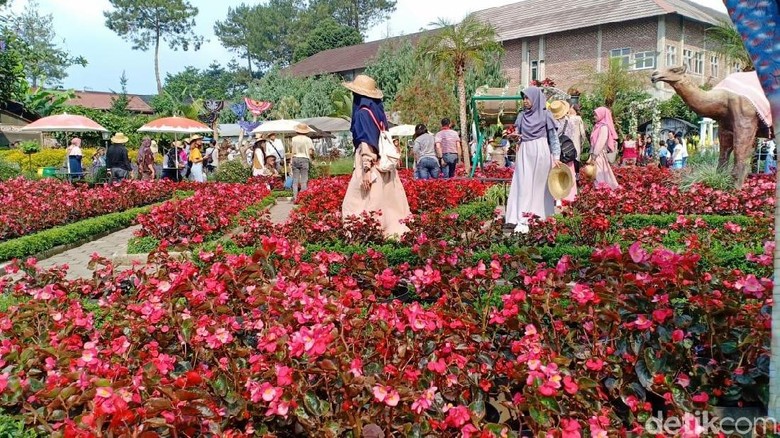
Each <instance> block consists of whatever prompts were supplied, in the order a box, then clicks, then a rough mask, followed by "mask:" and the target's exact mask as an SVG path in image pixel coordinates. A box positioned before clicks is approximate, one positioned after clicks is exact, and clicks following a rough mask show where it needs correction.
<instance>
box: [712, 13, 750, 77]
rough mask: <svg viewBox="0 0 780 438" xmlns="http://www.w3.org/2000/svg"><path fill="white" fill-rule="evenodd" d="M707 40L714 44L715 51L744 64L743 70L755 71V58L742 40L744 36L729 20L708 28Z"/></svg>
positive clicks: (730, 59) (732, 60)
mask: <svg viewBox="0 0 780 438" xmlns="http://www.w3.org/2000/svg"><path fill="white" fill-rule="evenodd" d="M707 42H708V43H710V44H712V45H713V46H714V48H713V51H714V52H715V53H717V54H719V55H723V57H724V58H726V59H727V60H729V61H731V62H735V63H738V64H739V65H741V66H742V71H753V60H752V59H750V54H749V53H748V51H747V49H746V48H745V44H744V43H743V42H742V36H741V35H740V34H739V31H737V28H736V27H734V25H733V24H731V22H729V21H722V22H721V23H720V24H718V25H717V26H713V27H710V28H709V29H707Z"/></svg>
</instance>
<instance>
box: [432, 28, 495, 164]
mask: <svg viewBox="0 0 780 438" xmlns="http://www.w3.org/2000/svg"><path fill="white" fill-rule="evenodd" d="M431 25H432V26H438V27H439V29H437V30H436V31H435V32H434V33H433V34H432V35H431V36H429V37H427V38H425V40H423V41H422V42H421V44H420V52H419V55H420V57H421V58H422V59H428V60H431V61H433V63H434V65H436V66H438V67H439V68H442V69H446V70H449V71H450V72H451V73H454V75H455V79H456V81H457V84H458V100H459V103H460V142H461V148H462V150H463V157H464V159H463V163H464V164H465V166H466V173H468V172H470V171H471V163H470V162H469V159H468V158H467V157H469V144H468V132H469V130H468V122H467V117H466V72H467V70H468V68H469V67H471V68H474V69H475V70H476V71H481V70H482V69H483V68H484V66H485V64H486V63H487V62H488V61H489V60H490V59H491V58H492V57H494V56H495V53H497V52H502V51H503V47H502V46H501V43H500V42H498V34H497V33H496V29H495V28H494V27H493V26H491V25H490V24H487V23H484V22H482V21H480V20H479V19H477V18H476V17H475V16H474V15H469V16H467V17H466V18H465V19H464V20H463V21H462V22H460V24H454V25H453V24H451V23H449V22H447V21H446V20H443V19H440V20H439V21H438V22H436V23H431ZM453 70H454V71H453Z"/></svg>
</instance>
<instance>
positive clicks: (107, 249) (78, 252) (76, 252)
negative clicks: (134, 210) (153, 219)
mask: <svg viewBox="0 0 780 438" xmlns="http://www.w3.org/2000/svg"><path fill="white" fill-rule="evenodd" d="M139 228H140V226H139V225H135V226H132V227H130V228H125V229H124V230H120V231H117V232H116V233H112V234H109V235H108V236H105V237H103V238H101V239H98V240H95V241H92V242H89V243H86V244H84V245H81V246H79V247H77V248H73V249H70V250H68V251H65V252H63V253H61V254H58V255H56V256H54V257H50V258H48V259H44V260H41V261H39V262H38V264H39V265H40V266H41V267H44V268H51V267H54V266H55V265H64V264H67V265H68V267H69V268H68V278H70V279H76V278H84V277H91V276H92V270H91V269H89V268H87V265H88V264H89V261H90V260H91V257H92V254H94V253H98V254H100V255H102V256H105V257H109V258H110V257H113V256H114V255H117V254H126V253H127V243H128V242H129V241H130V239H131V238H132V237H133V233H134V232H135V231H136V230H138V229H139Z"/></svg>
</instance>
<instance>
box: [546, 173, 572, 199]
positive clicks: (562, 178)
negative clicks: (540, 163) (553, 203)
mask: <svg viewBox="0 0 780 438" xmlns="http://www.w3.org/2000/svg"><path fill="white" fill-rule="evenodd" d="M547 187H548V188H549V189H550V194H551V195H552V196H553V198H555V199H563V198H565V197H567V196H569V192H571V189H572V187H574V175H572V173H571V169H569V166H556V167H554V168H553V169H552V170H551V171H550V174H549V175H548V176H547Z"/></svg>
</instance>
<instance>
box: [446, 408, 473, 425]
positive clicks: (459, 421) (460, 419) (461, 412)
mask: <svg viewBox="0 0 780 438" xmlns="http://www.w3.org/2000/svg"><path fill="white" fill-rule="evenodd" d="M468 421H471V411H469V408H468V407H466V406H455V407H453V408H450V409H449V410H448V411H447V418H446V419H445V420H444V423H445V424H446V425H447V426H449V427H457V428H459V427H461V426H463V425H464V424H466V423H467V422H468Z"/></svg>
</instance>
